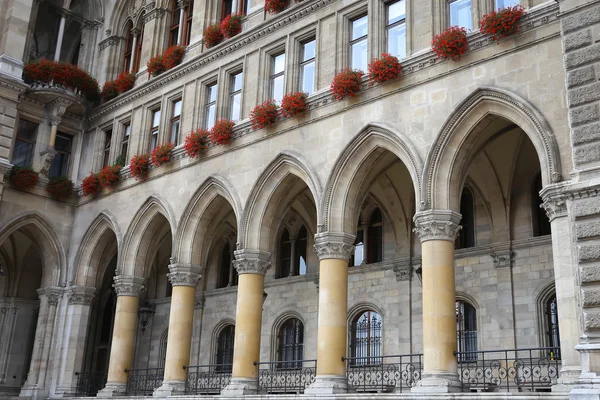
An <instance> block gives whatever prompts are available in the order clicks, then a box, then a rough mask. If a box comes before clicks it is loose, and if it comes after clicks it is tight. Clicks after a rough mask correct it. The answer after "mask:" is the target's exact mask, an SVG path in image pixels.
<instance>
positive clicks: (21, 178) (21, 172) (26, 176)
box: [8, 165, 39, 190]
mask: <svg viewBox="0 0 600 400" xmlns="http://www.w3.org/2000/svg"><path fill="white" fill-rule="evenodd" d="M8 176H9V180H10V184H11V185H13V186H14V187H15V188H17V189H19V190H31V189H33V188H34V187H35V185H37V184H38V182H39V175H38V173H37V172H35V171H34V170H33V169H31V168H29V167H19V166H16V165H15V166H13V167H12V168H11V169H10V172H9V175H8Z"/></svg>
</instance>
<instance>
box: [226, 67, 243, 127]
mask: <svg viewBox="0 0 600 400" xmlns="http://www.w3.org/2000/svg"><path fill="white" fill-rule="evenodd" d="M228 75H229V86H228V90H227V104H228V107H227V115H228V117H229V118H228V119H230V120H232V121H234V122H235V121H241V120H242V119H243V108H244V107H243V106H244V105H243V92H244V70H243V69H237V70H233V71H232V72H229V73H228ZM238 75H241V78H240V79H241V81H242V82H241V84H240V88H239V89H237V90H235V78H236V77H237V76H238ZM238 95H239V99H240V101H239V104H240V106H239V111H238V114H239V118H238V119H237V120H236V119H234V118H233V110H234V108H233V105H234V100H235V97H236V96H238Z"/></svg>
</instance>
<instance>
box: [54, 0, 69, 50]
mask: <svg viewBox="0 0 600 400" xmlns="http://www.w3.org/2000/svg"><path fill="white" fill-rule="evenodd" d="M66 21H67V14H66V13H65V10H62V9H61V11H60V25H59V26H58V38H57V39H56V51H55V52H54V61H58V60H59V59H60V50H61V49H62V42H63V36H64V35H65V22H66Z"/></svg>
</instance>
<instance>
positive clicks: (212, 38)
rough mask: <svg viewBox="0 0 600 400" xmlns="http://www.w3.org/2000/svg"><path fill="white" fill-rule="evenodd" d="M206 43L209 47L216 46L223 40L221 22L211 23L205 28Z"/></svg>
mask: <svg viewBox="0 0 600 400" xmlns="http://www.w3.org/2000/svg"><path fill="white" fill-rule="evenodd" d="M203 36H204V39H203V40H204V45H205V46H206V48H207V49H210V48H211V47H214V46H216V45H218V44H219V43H221V42H222V41H223V32H222V31H221V26H220V25H219V24H214V25H209V26H207V27H206V29H205V30H204V34H203Z"/></svg>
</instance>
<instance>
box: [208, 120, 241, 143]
mask: <svg viewBox="0 0 600 400" xmlns="http://www.w3.org/2000/svg"><path fill="white" fill-rule="evenodd" d="M234 125H235V122H233V121H230V120H228V119H219V120H217V121H216V122H215V125H214V126H213V127H212V129H211V130H210V140H211V142H213V143H214V144H221V145H228V144H231V139H232V138H233V127H234Z"/></svg>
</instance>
